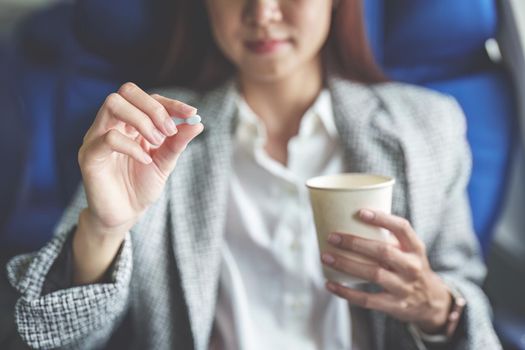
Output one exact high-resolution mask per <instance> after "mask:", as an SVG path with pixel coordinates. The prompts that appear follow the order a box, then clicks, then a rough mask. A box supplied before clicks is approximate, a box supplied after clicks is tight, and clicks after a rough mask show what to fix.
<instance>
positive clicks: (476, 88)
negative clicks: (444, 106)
mask: <svg viewBox="0 0 525 350" xmlns="http://www.w3.org/2000/svg"><path fill="white" fill-rule="evenodd" d="M365 4H366V8H365V10H366V16H367V19H368V20H369V24H368V26H369V28H370V29H369V36H370V39H371V41H372V47H373V48H374V51H375V55H376V57H377V60H378V62H379V63H380V64H381V65H382V66H383V68H384V69H385V71H386V72H387V73H388V75H389V76H390V77H391V78H393V79H395V80H400V81H404V82H408V83H413V84H418V85H422V86H425V87H428V88H431V89H435V90H437V91H440V92H443V93H446V94H450V95H452V96H454V97H455V98H456V99H457V100H458V102H459V103H460V105H461V107H462V108H463V110H464V112H465V115H466V118H467V123H468V132H467V138H468V141H469V143H470V146H471V150H472V155H473V169H472V177H471V180H470V183H469V186H468V193H469V197H470V204H471V207H472V213H473V220H474V228H475V230H476V234H477V236H478V238H479V241H480V244H481V247H482V249H483V251H484V253H485V254H486V253H487V250H488V248H489V245H490V241H491V238H492V231H493V229H494V225H495V223H496V221H497V219H498V216H499V214H500V209H501V206H502V205H501V203H502V201H503V194H504V192H505V183H506V180H507V178H508V176H509V168H510V162H511V158H512V157H511V155H512V150H513V146H514V142H515V139H516V133H515V130H516V116H517V111H516V101H515V95H514V86H513V83H512V81H511V79H510V78H509V76H508V75H507V73H506V70H505V69H504V67H503V66H502V65H501V64H500V63H498V62H493V61H491V59H489V56H488V55H487V51H486V43H487V40H489V39H493V38H495V37H496V35H497V29H498V18H499V14H498V9H497V6H496V5H497V4H496V1H495V0H472V1H456V0H433V1H419V0H367V1H365Z"/></svg>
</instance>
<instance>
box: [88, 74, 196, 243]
mask: <svg viewBox="0 0 525 350" xmlns="http://www.w3.org/2000/svg"><path fill="white" fill-rule="evenodd" d="M196 111H197V110H196V109H195V108H194V107H191V106H189V105H186V104H184V103H182V102H179V101H176V100H173V99H169V98H166V97H163V96H159V95H149V94H147V93H146V92H144V91H143V90H141V89H140V88H139V87H138V86H136V85H135V84H133V83H126V84H124V85H123V86H122V87H121V88H120V89H119V91H118V92H117V93H113V94H111V95H109V96H108V97H107V98H106V100H105V102H104V104H103V105H102V107H101V108H100V110H99V112H98V114H97V116H96V119H95V121H94V123H93V125H92V126H91V128H90V129H89V130H88V132H87V133H86V135H85V137H84V142H83V145H82V147H81V148H80V151H79V155H78V158H79V164H80V168H81V172H82V177H83V181H84V186H85V189H86V194H87V199H88V208H87V209H86V210H85V213H84V216H88V217H89V221H90V227H96V228H97V231H99V232H102V233H122V234H123V233H125V232H127V231H128V230H129V229H130V228H131V227H132V226H133V224H134V223H135V222H136V221H137V220H138V217H139V216H140V214H141V213H142V212H144V211H145V209H147V207H148V206H149V205H150V204H151V203H153V202H154V201H155V200H156V199H157V198H158V197H159V196H160V194H161V192H162V190H163V188H164V185H165V184H166V180H167V179H168V177H169V175H170V173H171V172H172V171H173V169H174V168H175V164H176V162H177V159H178V157H179V156H180V154H181V153H182V151H183V150H184V149H185V148H186V146H187V145H188V143H189V142H190V141H191V140H192V139H193V138H194V137H196V136H197V135H198V134H200V133H201V132H202V130H203V125H202V124H201V123H200V118H197V117H198V116H195V113H196ZM172 116H176V117H178V118H179V119H186V118H191V122H192V123H194V124H193V125H190V124H191V123H182V124H179V125H176V124H175V121H174V120H173V119H172Z"/></svg>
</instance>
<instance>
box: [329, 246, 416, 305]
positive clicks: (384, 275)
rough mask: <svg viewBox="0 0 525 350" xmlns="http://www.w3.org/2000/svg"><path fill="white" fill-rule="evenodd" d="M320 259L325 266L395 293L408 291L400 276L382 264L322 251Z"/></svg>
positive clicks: (406, 292)
mask: <svg viewBox="0 0 525 350" xmlns="http://www.w3.org/2000/svg"><path fill="white" fill-rule="evenodd" d="M321 260H322V261H323V263H324V264H325V265H327V266H330V267H332V268H334V269H336V270H338V271H341V272H344V273H347V274H350V275H352V276H355V277H359V278H362V279H364V280H367V281H369V282H373V283H376V284H378V285H380V286H381V287H383V288H384V289H386V290H388V291H390V292H392V293H394V294H396V295H400V296H405V295H407V294H408V293H409V292H410V291H409V289H408V287H407V284H406V283H405V281H403V279H402V278H401V277H400V276H398V275H397V274H396V273H394V272H392V271H388V270H387V269H385V268H383V267H382V266H379V265H371V264H364V263H361V262H358V261H355V260H351V259H348V258H345V257H343V256H341V255H338V254H331V253H323V254H322V256H321Z"/></svg>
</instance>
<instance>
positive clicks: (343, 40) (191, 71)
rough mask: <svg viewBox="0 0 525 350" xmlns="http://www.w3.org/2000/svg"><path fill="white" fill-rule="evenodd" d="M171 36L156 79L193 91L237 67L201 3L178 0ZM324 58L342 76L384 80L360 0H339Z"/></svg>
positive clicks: (210, 85)
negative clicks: (224, 50)
mask: <svg viewBox="0 0 525 350" xmlns="http://www.w3.org/2000/svg"><path fill="white" fill-rule="evenodd" d="M174 14H175V16H174V17H175V18H174V19H173V23H174V26H173V31H174V32H173V33H174V34H173V36H172V39H171V42H170V46H169V49H168V51H167V55H166V60H165V64H164V66H163V67H162V69H161V71H160V82H161V83H164V84H175V85H178V86H182V87H188V88H191V89H197V90H207V89H210V88H213V87H215V86H218V85H220V84H221V83H223V82H224V81H225V80H226V79H228V78H229V77H231V76H232V74H233V73H234V72H235V67H234V66H233V65H232V63H230V62H229V61H228V60H227V59H226V58H225V57H224V55H223V54H222V52H221V51H220V49H219V48H218V46H217V45H216V43H215V40H214V38H213V35H212V31H211V28H210V23H209V20H208V14H207V11H206V8H205V2H204V1H196V0H191V1H177V2H176V4H175V6H174ZM324 50H325V52H324V53H325V54H326V55H325V58H328V57H329V59H330V61H331V62H333V63H335V65H336V69H337V70H338V72H339V74H341V75H342V76H343V77H345V78H347V79H351V80H356V81H359V82H363V83H379V82H383V81H386V80H387V79H386V76H385V75H384V73H383V72H382V70H381V68H380V67H379V66H378V65H377V64H376V61H375V59H374V56H373V54H372V50H371V48H370V44H369V42H368V38H367V35H366V29H365V20H364V14H363V3H362V0H341V1H340V2H339V5H338V7H337V9H336V10H335V11H334V18H333V20H332V27H331V30H330V34H329V37H328V40H327V43H326V45H325V48H324Z"/></svg>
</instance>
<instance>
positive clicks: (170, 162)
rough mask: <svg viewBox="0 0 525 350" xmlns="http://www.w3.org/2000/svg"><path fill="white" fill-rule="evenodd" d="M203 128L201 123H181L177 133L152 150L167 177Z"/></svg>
mask: <svg viewBox="0 0 525 350" xmlns="http://www.w3.org/2000/svg"><path fill="white" fill-rule="evenodd" d="M202 130H204V126H203V125H202V124H201V123H199V124H196V125H188V124H180V125H179V126H178V132H177V133H176V134H175V135H173V136H170V137H168V138H166V140H164V143H163V144H162V145H161V146H160V147H159V148H157V149H154V150H152V151H151V158H152V159H153V162H154V163H155V164H156V165H157V167H158V168H159V170H160V171H161V172H162V173H163V174H164V175H166V177H168V176H169V175H170V174H171V172H172V171H173V169H174V168H175V165H176V164H177V159H178V158H179V156H180V155H181V153H182V152H183V151H184V150H185V149H186V147H187V146H188V144H189V143H190V141H191V140H193V139H194V138H195V137H196V136H197V135H199V134H200V133H201V132H202Z"/></svg>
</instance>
